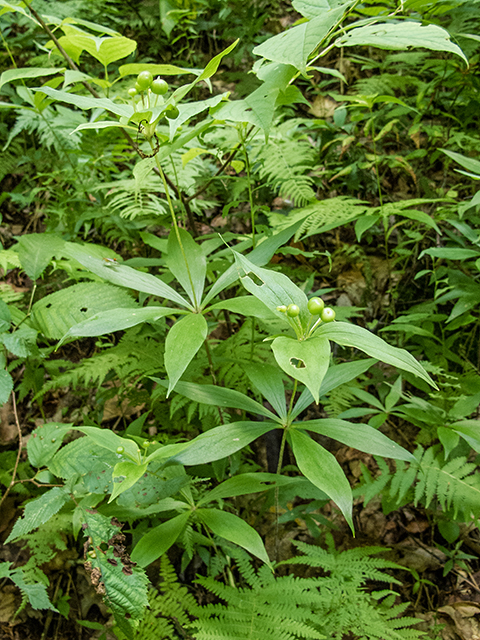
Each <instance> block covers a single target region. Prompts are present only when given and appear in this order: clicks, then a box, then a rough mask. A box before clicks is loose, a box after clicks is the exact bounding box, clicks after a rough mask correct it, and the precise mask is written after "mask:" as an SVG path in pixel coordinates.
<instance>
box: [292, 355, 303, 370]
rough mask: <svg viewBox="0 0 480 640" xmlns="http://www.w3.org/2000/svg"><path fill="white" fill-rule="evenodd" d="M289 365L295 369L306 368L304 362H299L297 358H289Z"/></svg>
mask: <svg viewBox="0 0 480 640" xmlns="http://www.w3.org/2000/svg"><path fill="white" fill-rule="evenodd" d="M290 364H291V365H292V367H295V369H306V368H307V365H306V364H305V362H304V361H303V360H299V359H298V358H290Z"/></svg>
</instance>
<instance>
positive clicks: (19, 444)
mask: <svg viewBox="0 0 480 640" xmlns="http://www.w3.org/2000/svg"><path fill="white" fill-rule="evenodd" d="M12 406H13V415H14V417H15V424H16V426H17V431H18V452H17V459H16V460H15V466H14V467H13V475H12V479H11V481H10V484H9V486H8V487H7V490H6V491H5V493H4V494H3V496H2V499H1V500H0V506H1V505H2V504H3V502H4V500H5V498H6V497H7V496H8V494H9V493H10V490H11V488H12V487H13V485H14V484H15V476H16V475H17V469H18V465H19V463H20V456H21V455H22V447H23V439H22V430H21V428H20V423H19V421H18V414H17V404H16V402H15V393H14V392H13V391H12Z"/></svg>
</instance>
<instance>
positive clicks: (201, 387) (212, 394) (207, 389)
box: [152, 378, 285, 420]
mask: <svg viewBox="0 0 480 640" xmlns="http://www.w3.org/2000/svg"><path fill="white" fill-rule="evenodd" d="M152 380H155V382H158V384H161V385H162V386H164V387H166V386H167V385H168V382H167V381H166V380H160V379H159V378H152ZM175 391H176V392H177V393H180V394H181V395H182V396H185V397H186V398H190V400H195V402H200V403H202V404H209V405H212V406H214V407H229V408H231V409H242V410H243V411H248V413H258V414H260V415H262V416H265V417H267V418H270V420H277V416H276V415H275V414H274V413H272V412H271V411H269V410H268V409H266V408H265V407H264V406H263V405H262V404H260V403H259V402H257V401H256V400H253V398H249V397H248V396H246V395H245V394H243V393H240V391H235V389H227V388H225V387H217V386H215V385H213V384H196V383H194V382H177V384H176V385H175ZM284 399H285V396H284Z"/></svg>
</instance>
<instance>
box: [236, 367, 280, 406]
mask: <svg viewBox="0 0 480 640" xmlns="http://www.w3.org/2000/svg"><path fill="white" fill-rule="evenodd" d="M242 368H243V370H244V371H245V373H246V374H247V376H248V378H249V380H250V382H251V383H252V384H253V386H254V387H256V388H257V389H258V390H259V391H260V393H261V394H262V395H263V396H264V397H265V398H266V399H267V400H268V402H269V403H270V404H271V405H272V407H273V408H274V409H275V411H276V412H277V413H278V415H279V416H280V417H281V418H282V419H284V418H286V417H287V407H286V400H285V387H284V386H283V378H282V374H281V373H280V371H279V370H278V369H277V368H276V367H273V366H272V365H270V364H266V363H264V362H256V363H255V364H253V363H252V364H243V365H242ZM269 413H270V412H269Z"/></svg>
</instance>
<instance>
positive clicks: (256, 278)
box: [247, 271, 265, 287]
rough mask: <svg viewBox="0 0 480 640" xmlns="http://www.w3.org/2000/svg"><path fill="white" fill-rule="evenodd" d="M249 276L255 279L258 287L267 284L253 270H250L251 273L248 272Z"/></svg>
mask: <svg viewBox="0 0 480 640" xmlns="http://www.w3.org/2000/svg"><path fill="white" fill-rule="evenodd" d="M247 276H248V277H249V278H250V279H251V280H253V283H254V284H256V285H257V287H263V285H264V284H265V283H264V281H263V280H262V279H261V278H259V277H258V276H257V275H256V274H255V273H253V271H250V273H247Z"/></svg>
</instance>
